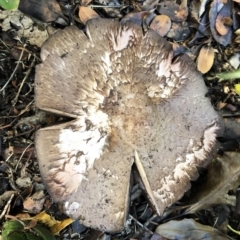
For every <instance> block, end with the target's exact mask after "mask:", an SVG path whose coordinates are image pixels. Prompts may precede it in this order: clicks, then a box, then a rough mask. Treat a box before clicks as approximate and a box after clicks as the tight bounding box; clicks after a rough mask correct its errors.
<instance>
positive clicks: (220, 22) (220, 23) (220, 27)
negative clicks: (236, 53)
mask: <svg viewBox="0 0 240 240" xmlns="http://www.w3.org/2000/svg"><path fill="white" fill-rule="evenodd" d="M215 27H216V29H217V31H218V33H219V34H220V35H222V36H224V35H226V34H227V33H228V31H229V27H228V26H225V24H224V17H223V16H221V15H218V16H217V19H216V25H215Z"/></svg>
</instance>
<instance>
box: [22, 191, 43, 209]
mask: <svg viewBox="0 0 240 240" xmlns="http://www.w3.org/2000/svg"><path fill="white" fill-rule="evenodd" d="M45 199H46V197H45V194H44V192H43V191H42V190H40V191H37V192H36V193H34V194H33V195H32V196H31V197H28V198H27V199H26V200H25V201H24V203H23V206H24V209H26V210H28V212H30V213H39V212H40V211H41V210H42V208H43V204H44V202H45Z"/></svg>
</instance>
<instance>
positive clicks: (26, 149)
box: [15, 143, 33, 171]
mask: <svg viewBox="0 0 240 240" xmlns="http://www.w3.org/2000/svg"><path fill="white" fill-rule="evenodd" d="M32 144H33V143H30V144H29V145H28V146H27V147H26V148H25V149H24V151H23V152H22V154H21V156H20V158H19V160H18V162H17V165H16V167H15V171H17V167H18V164H19V162H20V161H21V159H22V157H23V155H24V153H25V152H26V151H27V149H28V148H30V146H31V145H32Z"/></svg>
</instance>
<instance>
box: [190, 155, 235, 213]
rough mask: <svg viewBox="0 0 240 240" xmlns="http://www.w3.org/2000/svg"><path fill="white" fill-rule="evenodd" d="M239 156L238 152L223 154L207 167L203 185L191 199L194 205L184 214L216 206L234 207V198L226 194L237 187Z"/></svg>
mask: <svg viewBox="0 0 240 240" xmlns="http://www.w3.org/2000/svg"><path fill="white" fill-rule="evenodd" d="M239 154H240V153H239V152H225V153H224V155H223V156H222V157H221V158H219V159H218V160H217V161H216V162H214V163H212V164H211V165H210V166H209V169H208V176H207V179H206V181H205V183H204V184H203V185H202V186H201V187H200V189H199V190H198V193H197V194H196V196H194V198H193V199H192V201H193V202H195V203H194V204H193V205H192V206H191V207H189V208H188V209H187V210H186V212H185V213H194V212H197V211H199V210H201V209H207V208H208V207H210V206H211V205H216V204H228V205H235V200H236V199H235V196H230V195H228V194H227V193H228V192H229V190H235V189H236V188H237V187H238V185H239V179H240V163H239V156H240V155H239Z"/></svg>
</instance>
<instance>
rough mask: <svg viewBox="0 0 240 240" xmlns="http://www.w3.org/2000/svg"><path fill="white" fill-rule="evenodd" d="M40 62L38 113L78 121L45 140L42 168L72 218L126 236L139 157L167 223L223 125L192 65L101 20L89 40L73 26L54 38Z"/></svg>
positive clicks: (129, 27) (40, 147)
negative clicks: (167, 212)
mask: <svg viewBox="0 0 240 240" xmlns="http://www.w3.org/2000/svg"><path fill="white" fill-rule="evenodd" d="M41 59H42V63H41V64H40V65H38V66H37V69H36V78H35V100H36V106H37V107H38V108H40V109H43V110H46V111H49V112H52V113H57V114H61V115H63V116H68V117H71V118H73V120H71V121H70V122H67V123H64V124H59V125H54V126H50V127H46V128H42V129H40V130H38V131H37V133H36V152H37V157H38V163H39V168H40V172H41V176H42V179H43V182H44V183H45V185H46V187H47V190H48V192H49V194H50V195H51V197H52V198H53V200H54V201H55V202H60V203H63V207H64V211H65V212H66V214H67V215H69V216H70V217H72V218H74V219H78V218H80V219H81V220H82V222H83V224H85V225H86V226H90V227H92V228H96V229H100V230H103V231H108V232H114V231H119V230H121V229H122V228H123V226H124V221H125V219H126V217H127V211H128V201H129V180H130V173H131V166H132V164H133V162H134V159H135V155H136V153H137V156H138V157H139V161H140V163H141V164H140V165H141V166H142V169H143V172H144V173H143V175H145V176H146V179H145V180H146V181H145V183H146V182H147V184H148V186H149V187H150V190H149V189H148V190H149V191H150V192H151V193H152V200H153V201H154V202H155V207H156V210H157V212H158V213H159V214H162V213H163V212H164V210H165V208H166V207H167V206H169V205H170V204H172V203H174V202H176V201H177V200H178V199H180V198H181V197H182V196H183V194H184V192H186V191H187V190H188V189H189V187H190V181H191V180H195V179H196V178H197V177H198V171H197V167H205V166H206V165H207V164H208V163H209V160H210V159H211V156H212V153H213V152H214V150H215V148H216V135H217V134H218V132H219V131H220V130H221V120H220V118H219V116H218V114H217V113H216V112H215V110H214V109H213V108H212V106H211V103H210V101H209V100H208V99H207V98H205V97H204V94H205V93H206V91H207V90H206V86H205V85H204V81H203V79H202V77H201V74H200V73H199V72H197V70H196V69H195V64H194V63H193V62H192V60H191V59H190V58H189V57H188V56H186V55H182V56H178V57H175V58H173V51H172V47H171V44H170V43H168V42H167V41H166V40H165V39H163V38H162V37H160V36H159V35H158V34H157V33H155V32H154V31H152V30H148V31H147V32H146V33H143V31H142V28H141V27H140V26H138V25H135V24H133V23H130V22H127V23H125V24H123V25H121V24H119V22H117V21H112V20H107V19H93V20H90V21H88V23H87V26H86V35H85V34H84V33H83V32H82V31H80V30H79V29H78V28H77V27H76V26H70V27H67V28H65V29H64V30H59V31H58V32H57V33H55V34H54V35H53V36H51V37H50V38H49V39H48V40H47V41H46V42H45V43H44V45H43V47H42V50H41ZM138 157H137V158H138Z"/></svg>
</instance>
